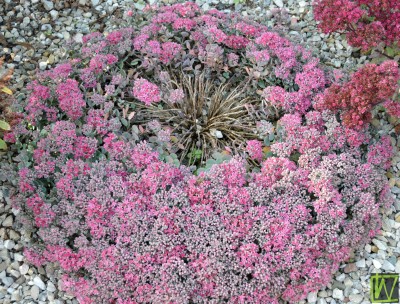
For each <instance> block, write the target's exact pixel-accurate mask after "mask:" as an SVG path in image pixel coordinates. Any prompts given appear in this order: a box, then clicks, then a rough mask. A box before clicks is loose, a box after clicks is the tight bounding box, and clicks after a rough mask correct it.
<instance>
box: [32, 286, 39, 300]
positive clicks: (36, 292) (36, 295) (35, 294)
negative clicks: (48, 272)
mask: <svg viewBox="0 0 400 304" xmlns="http://www.w3.org/2000/svg"><path fill="white" fill-rule="evenodd" d="M39 292H40V290H39V287H38V286H36V285H33V286H32V288H31V297H32V299H34V300H37V299H38V298H39Z"/></svg>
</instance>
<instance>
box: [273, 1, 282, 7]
mask: <svg viewBox="0 0 400 304" xmlns="http://www.w3.org/2000/svg"><path fill="white" fill-rule="evenodd" d="M273 1H274V3H275V4H276V6H277V7H280V8H282V7H283V1H282V0H273Z"/></svg>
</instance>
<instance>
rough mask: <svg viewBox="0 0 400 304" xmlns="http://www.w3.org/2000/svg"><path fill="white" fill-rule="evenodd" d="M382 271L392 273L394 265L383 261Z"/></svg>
mask: <svg viewBox="0 0 400 304" xmlns="http://www.w3.org/2000/svg"><path fill="white" fill-rule="evenodd" d="M382 269H383V270H385V271H388V272H393V271H394V269H395V267H394V265H393V264H392V263H390V262H389V261H387V260H385V261H383V264H382Z"/></svg>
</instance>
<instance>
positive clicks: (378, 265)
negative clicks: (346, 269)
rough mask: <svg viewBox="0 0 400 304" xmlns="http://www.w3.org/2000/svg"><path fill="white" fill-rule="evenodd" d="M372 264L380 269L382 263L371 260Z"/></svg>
mask: <svg viewBox="0 0 400 304" xmlns="http://www.w3.org/2000/svg"><path fill="white" fill-rule="evenodd" d="M372 264H374V267H375V268H376V269H380V268H381V267H382V263H381V262H379V261H378V260H375V259H374V260H372Z"/></svg>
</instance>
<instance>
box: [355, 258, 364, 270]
mask: <svg viewBox="0 0 400 304" xmlns="http://www.w3.org/2000/svg"><path fill="white" fill-rule="evenodd" d="M356 266H357V267H358V268H364V267H365V259H361V260H358V261H357V262H356Z"/></svg>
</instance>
